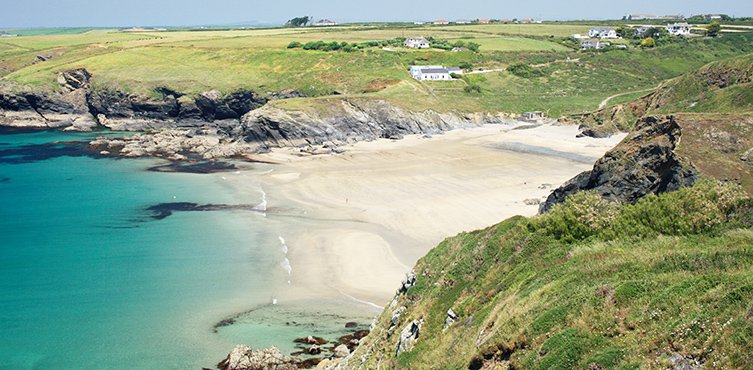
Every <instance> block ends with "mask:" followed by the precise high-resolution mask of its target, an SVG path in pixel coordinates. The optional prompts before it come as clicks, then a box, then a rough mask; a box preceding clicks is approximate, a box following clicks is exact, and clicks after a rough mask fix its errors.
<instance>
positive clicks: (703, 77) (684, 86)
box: [577, 54, 753, 134]
mask: <svg viewBox="0 0 753 370" xmlns="http://www.w3.org/2000/svg"><path fill="white" fill-rule="evenodd" d="M751 81H753V54H746V55H742V56H737V57H733V58H728V59H724V60H720V61H715V62H712V63H709V64H707V65H705V66H703V67H702V68H700V69H698V70H695V71H692V72H689V73H687V74H684V75H682V76H679V77H676V78H673V79H670V80H667V81H665V82H663V83H662V84H661V85H660V86H659V88H658V89H657V90H656V91H654V92H652V93H643V94H641V93H637V94H628V95H625V96H621V97H619V98H617V99H615V100H613V101H610V106H608V107H607V108H605V109H603V110H600V111H597V112H594V113H590V114H586V115H585V116H583V117H577V119H578V121H579V123H583V124H585V125H588V126H590V127H592V128H593V129H595V130H597V131H602V132H614V131H617V130H622V131H627V130H630V129H631V128H632V125H633V124H634V123H635V120H636V119H637V118H638V117H640V116H643V115H647V114H677V113H694V114H696V116H695V117H699V116H698V115H699V114H710V116H709V118H708V119H709V123H710V124H715V122H720V121H723V120H724V119H720V118H719V117H720V115H724V114H727V115H729V116H728V117H727V118H726V119H728V120H736V119H737V118H736V115H747V114H748V113H750V112H753V82H751ZM641 95H643V96H641ZM630 98H636V99H634V100H630ZM691 116H692V115H690V116H688V117H691ZM743 118H744V117H743ZM692 120H693V121H698V119H697V118H694V119H692ZM681 124H682V122H681ZM741 134H747V133H741Z"/></svg>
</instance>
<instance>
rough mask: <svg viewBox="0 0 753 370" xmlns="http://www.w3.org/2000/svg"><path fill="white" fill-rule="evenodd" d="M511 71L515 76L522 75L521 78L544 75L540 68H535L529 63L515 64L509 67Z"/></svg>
mask: <svg viewBox="0 0 753 370" xmlns="http://www.w3.org/2000/svg"><path fill="white" fill-rule="evenodd" d="M507 70H508V71H510V73H512V74H514V75H515V76H518V77H521V78H534V77H541V76H543V75H544V72H542V71H541V70H540V69H538V68H533V67H531V66H529V65H528V64H514V65H512V66H510V67H509V68H507Z"/></svg>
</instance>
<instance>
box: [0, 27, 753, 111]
mask: <svg viewBox="0 0 753 370" xmlns="http://www.w3.org/2000/svg"><path fill="white" fill-rule="evenodd" d="M589 27H590V26H588V25H584V24H574V23H556V24H531V25H516V24H493V25H456V26H439V27H435V26H421V27H415V26H406V25H392V26H390V25H349V26H338V27H332V28H313V27H309V28H265V29H241V30H203V31H186V30H183V31H167V32H156V31H138V32H120V31H116V30H90V31H85V30H79V31H81V32H78V31H77V32H73V31H71V32H70V34H65V32H63V31H60V32H57V33H56V34H39V35H33V36H20V37H13V38H5V39H0V77H2V79H1V80H0V84H2V85H3V86H4V87H5V88H12V89H22V88H37V89H40V88H41V89H48V90H57V89H59V88H60V87H59V85H58V83H57V76H58V74H59V73H60V72H62V71H67V70H71V69H75V68H85V69H87V70H88V71H89V72H90V73H92V75H93V80H92V81H93V82H92V84H93V88H108V89H119V90H122V91H125V92H128V93H132V94H141V95H146V96H153V95H154V91H155V89H156V88H159V87H166V88H169V89H172V90H175V91H178V92H181V93H183V94H189V95H192V94H198V93H200V92H202V91H207V90H219V91H220V92H223V93H229V92H232V91H234V90H237V89H241V88H243V89H251V90H254V91H257V92H259V93H261V94H266V93H268V92H273V91H280V90H285V89H294V90H298V91H301V92H303V93H304V94H305V95H306V96H308V97H309V98H305V99H299V100H300V101H295V102H290V103H284V104H283V103H280V104H282V105H286V104H287V105H289V106H290V107H298V108H300V107H306V106H307V105H311V106H316V105H317V104H320V103H321V102H322V101H326V99H325V100H322V99H312V98H316V97H326V96H329V95H332V94H333V93H334V92H337V93H338V94H339V95H338V96H342V95H345V96H357V97H365V98H369V97H374V98H380V99H386V100H389V101H392V102H394V103H395V104H397V105H402V106H404V107H405V108H407V109H414V110H423V109H433V110H437V111H447V110H455V111H488V112H520V111H524V110H543V111H547V112H548V113H549V114H550V115H552V116H557V115H561V114H573V113H580V112H584V111H588V110H593V109H596V108H597V107H598V105H599V103H600V102H601V101H602V100H603V99H605V98H606V97H608V96H612V95H616V94H620V93H624V92H631V91H642V90H646V89H649V88H652V87H654V86H656V85H657V84H658V83H659V82H660V81H662V80H664V79H668V78H672V77H675V76H679V75H681V74H683V73H685V72H688V71H690V70H692V69H695V68H698V67H700V66H701V65H703V64H705V63H708V62H711V61H714V60H719V59H723V58H727V57H730V56H735V55H741V54H745V53H750V52H753V42H751V41H753V36H752V35H753V34H751V33H748V32H742V33H735V34H725V35H724V36H723V37H720V38H718V39H704V38H697V39H693V40H677V41H675V42H673V43H669V44H666V45H662V46H661V47H658V48H656V49H652V50H642V49H639V48H636V47H634V46H632V45H631V46H630V47H629V49H628V50H613V51H608V52H601V53H594V52H582V51H580V50H577V48H576V47H573V46H572V44H567V43H566V42H564V41H566V36H568V35H570V34H572V33H585V32H587V30H588V28H589ZM417 35H422V36H425V37H430V38H433V39H435V40H446V42H447V43H448V45H452V44H455V43H457V42H463V43H476V44H478V45H479V52H472V51H462V52H451V51H446V50H440V49H435V48H432V49H427V50H414V49H408V48H404V47H402V45H400V42H399V41H397V42H396V41H394V40H399V39H402V38H404V37H408V36H417ZM315 41H323V42H327V43H332V42H337V43H338V44H349V45H359V46H358V47H357V48H355V49H354V50H351V51H350V52H345V51H322V50H304V49H302V48H293V49H289V48H288V45H289V44H290V43H291V42H298V43H301V44H305V43H308V42H315ZM367 43H369V44H367ZM385 46H386V47H385ZM38 56H43V57H44V59H46V60H45V61H39V60H38ZM414 64H438V65H446V66H458V65H462V66H464V68H467V69H504V68H507V67H510V66H515V65H525V66H526V71H528V72H527V73H528V74H526V75H522V74H516V73H512V72H510V71H502V72H495V73H485V74H478V75H469V76H468V77H467V78H465V79H463V80H458V81H453V82H431V83H427V82H419V81H414V80H412V79H411V78H410V76H409V74H408V68H409V67H410V65H414ZM469 85H473V86H477V87H478V89H479V90H480V93H479V92H475V91H473V90H471V91H470V92H468V91H466V89H465V88H466V87H467V86H469ZM632 96H633V95H626V96H621V97H620V98H618V99H616V100H614V101H612V102H610V104H613V103H616V102H620V101H623V100H624V99H627V98H630V97H632Z"/></svg>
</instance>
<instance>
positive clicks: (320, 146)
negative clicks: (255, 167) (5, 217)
mask: <svg viewBox="0 0 753 370" xmlns="http://www.w3.org/2000/svg"><path fill="white" fill-rule="evenodd" d="M317 108H318V109H308V110H291V109H281V108H277V107H275V106H273V105H266V106H264V107H262V108H259V109H255V110H252V111H250V112H249V113H247V114H245V115H244V116H243V117H242V118H241V119H240V121H239V122H238V121H234V120H222V121H214V122H212V123H211V124H201V125H199V126H196V127H187V126H182V127H178V128H164V129H161V130H156V131H154V132H149V133H140V134H136V135H133V136H130V137H124V138H114V139H106V138H100V139H98V140H96V141H94V142H92V143H91V144H92V147H93V148H94V149H96V150H97V151H107V152H110V153H118V154H120V155H122V156H127V157H138V156H148V155H157V156H165V157H168V158H173V159H183V158H185V157H196V156H198V157H201V158H204V159H216V158H228V157H236V156H242V155H243V154H248V153H255V152H263V151H267V150H269V149H271V148H280V147H296V148H301V150H302V151H304V152H307V153H312V154H323V153H331V152H335V151H337V150H338V149H337V147H338V146H339V145H342V144H348V143H354V142H358V141H369V140H375V139H378V138H392V139H397V138H401V137H402V136H403V135H408V134H436V133H440V132H443V131H447V130H452V129H457V128H464V127H473V126H478V125H482V124H485V123H502V122H505V120H506V119H505V117H503V116H493V115H486V114H470V115H460V114H450V113H447V114H440V113H436V112H431V111H427V112H409V111H405V110H402V109H400V108H397V107H395V106H393V105H391V104H389V103H387V102H385V101H383V100H377V99H348V98H337V99H330V100H327V101H325V102H320V104H319V105H318V106H317Z"/></svg>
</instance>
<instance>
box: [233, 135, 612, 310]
mask: <svg viewBox="0 0 753 370" xmlns="http://www.w3.org/2000/svg"><path fill="white" fill-rule="evenodd" d="M520 126H521V125H500V124H492V125H484V126H481V127H476V128H469V129H457V130H452V131H448V132H445V133H443V134H442V135H437V136H433V137H426V136H424V135H408V136H405V138H403V139H401V140H389V139H379V140H375V141H370V142H358V143H355V144H351V145H348V146H347V150H346V151H345V152H344V153H341V154H334V155H305V156H303V155H301V154H300V151H299V150H297V149H294V148H282V149H274V150H272V151H271V152H270V153H265V154H259V155H254V156H253V159H254V160H261V161H264V162H273V163H277V164H275V165H272V170H271V171H269V172H267V173H266V174H263V175H258V176H257V178H255V180H258V181H259V182H260V183H261V184H262V188H264V189H265V192H266V193H267V195H268V197H267V201H268V204H269V207H270V208H275V209H295V210H296V211H297V212H300V213H301V215H300V216H303V217H298V218H294V219H288V220H281V221H280V225H279V226H280V228H281V229H284V230H285V231H284V232H282V231H281V232H280V233H281V234H280V235H279V237H280V238H284V239H285V240H286V249H287V253H285V258H286V260H287V261H289V268H290V270H289V271H290V273H289V277H290V280H291V282H290V284H289V285H288V286H287V287H284V289H282V290H281V292H280V294H279V295H278V296H277V297H276V298H275V299H278V300H279V301H280V303H284V302H285V301H289V300H292V301H301V300H306V299H307V297H308V298H310V299H315V300H316V299H334V300H337V299H347V300H351V301H353V302H360V304H363V305H365V306H369V307H372V308H376V307H381V306H384V305H386V303H387V302H389V300H390V299H391V298H392V296H393V294H394V292H395V291H396V289H397V288H398V284H399V282H400V280H401V279H402V277H403V276H404V275H405V274H406V273H407V272H409V271H410V269H411V266H413V265H414V264H415V262H416V261H417V260H418V259H419V258H421V257H423V256H424V255H425V254H426V253H427V252H428V251H429V250H430V249H431V248H433V247H434V246H436V245H437V244H438V243H439V242H441V241H442V240H444V239H445V238H447V237H450V236H453V235H456V234H457V233H460V232H463V231H472V230H476V229H480V228H484V227H487V226H490V225H493V224H495V223H497V222H500V221H502V220H504V219H506V218H509V217H512V216H515V215H523V216H531V215H534V214H536V213H537V210H538V206H537V204H535V205H534V204H527V203H529V202H531V200H532V199H536V200H538V201H543V200H544V199H545V198H546V196H547V195H548V194H549V192H550V189H553V188H555V187H556V186H558V185H559V184H561V183H563V182H565V181H567V180H568V179H570V178H572V177H573V176H575V175H577V174H578V173H580V172H582V171H584V170H587V169H590V168H591V166H592V164H593V162H594V161H595V160H596V159H598V158H599V157H601V156H602V155H603V154H604V153H605V152H606V151H607V150H609V149H611V148H612V147H614V146H615V145H616V144H617V143H618V142H619V141H620V140H621V139H622V137H623V135H617V136H612V137H611V138H607V139H594V138H576V137H575V136H576V135H577V133H578V128H577V126H555V125H544V126H538V127H533V128H524V129H520V128H521V127H520ZM516 128H517V129H516ZM522 143H525V144H522ZM529 147H530V148H534V149H530V148H529ZM537 148H538V149H537ZM584 158H585V159H586V160H584ZM588 159H592V160H591V161H589V160H588ZM230 181H236V182H235V183H234V184H233V187H241V188H242V187H243V186H244V185H243V183H242V182H241V181H239V180H235V179H233V178H230ZM269 216H270V217H273V218H277V217H284V216H283V215H274V214H271V215H269ZM284 268H288V267H284Z"/></svg>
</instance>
